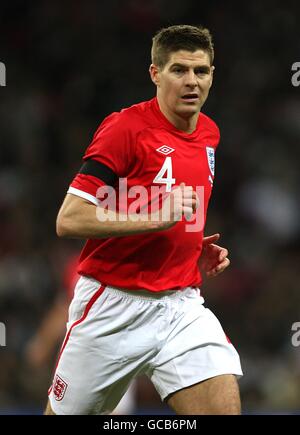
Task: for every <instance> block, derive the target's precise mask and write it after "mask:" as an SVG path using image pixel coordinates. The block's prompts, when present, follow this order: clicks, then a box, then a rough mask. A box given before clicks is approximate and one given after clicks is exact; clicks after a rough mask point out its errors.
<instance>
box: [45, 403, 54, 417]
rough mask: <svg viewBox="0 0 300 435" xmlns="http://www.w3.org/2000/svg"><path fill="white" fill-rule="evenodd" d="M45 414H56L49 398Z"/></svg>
mask: <svg viewBox="0 0 300 435" xmlns="http://www.w3.org/2000/svg"><path fill="white" fill-rule="evenodd" d="M44 415H56V414H55V412H53V410H52V408H51V405H50V402H49V400H48V403H47V407H46V409H45V412H44Z"/></svg>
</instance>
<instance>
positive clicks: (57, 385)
mask: <svg viewBox="0 0 300 435" xmlns="http://www.w3.org/2000/svg"><path fill="white" fill-rule="evenodd" d="M67 387H68V384H67V383H66V382H65V381H64V380H63V379H62V378H61V377H59V376H58V375H56V376H55V379H54V383H53V394H54V398H55V400H57V401H60V400H62V399H63V397H64V395H65V392H66V389H67Z"/></svg>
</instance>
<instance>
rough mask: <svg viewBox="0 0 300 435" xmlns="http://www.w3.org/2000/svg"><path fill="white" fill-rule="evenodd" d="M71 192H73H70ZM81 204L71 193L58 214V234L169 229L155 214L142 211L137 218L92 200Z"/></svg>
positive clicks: (122, 233)
mask: <svg viewBox="0 0 300 435" xmlns="http://www.w3.org/2000/svg"><path fill="white" fill-rule="evenodd" d="M70 196H71V195H70ZM78 201H81V204H80V207H78V206H77V204H76V202H77V200H76V198H74V196H73V197H72V198H70V197H68V195H67V198H66V200H65V201H64V204H63V205H62V207H61V210H60V212H59V214H58V217H57V234H58V236H60V237H67V238H85V239H97V238H107V237H120V236H129V235H134V234H141V233H146V232H154V231H161V230H163V229H165V227H163V225H162V223H161V222H159V220H158V219H157V220H156V219H155V217H154V216H150V215H149V216H148V215H147V216H145V215H142V216H141V219H139V220H138V221H133V220H131V219H130V217H128V216H127V215H122V214H120V213H116V212H113V211H103V209H100V208H99V207H98V208H97V207H96V206H95V205H94V204H92V203H90V202H88V201H84V202H83V201H82V199H81V198H78Z"/></svg>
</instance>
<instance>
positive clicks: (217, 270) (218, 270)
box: [206, 258, 230, 278]
mask: <svg viewBox="0 0 300 435" xmlns="http://www.w3.org/2000/svg"><path fill="white" fill-rule="evenodd" d="M229 265H230V260H229V258H226V259H225V260H224V261H223V262H222V263H221V264H218V266H216V267H214V268H213V269H211V270H209V271H208V272H206V275H207V276H208V277H209V278H211V277H214V276H217V275H219V274H220V273H222V272H224V270H225V269H227V267H228V266H229Z"/></svg>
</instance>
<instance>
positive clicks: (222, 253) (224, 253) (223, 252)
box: [219, 248, 228, 262]
mask: <svg viewBox="0 0 300 435" xmlns="http://www.w3.org/2000/svg"><path fill="white" fill-rule="evenodd" d="M220 249H221V251H220V255H219V261H221V262H222V261H223V260H225V258H226V257H228V250H227V249H226V248H220Z"/></svg>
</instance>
